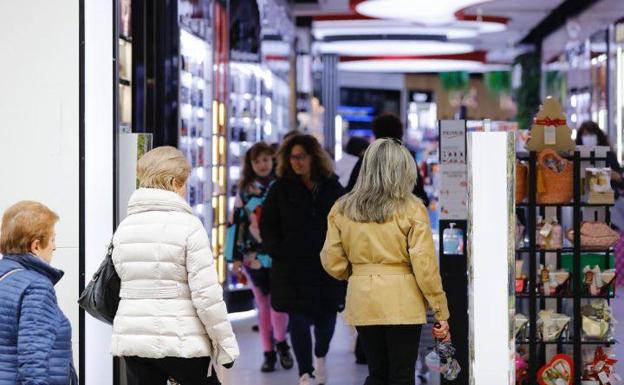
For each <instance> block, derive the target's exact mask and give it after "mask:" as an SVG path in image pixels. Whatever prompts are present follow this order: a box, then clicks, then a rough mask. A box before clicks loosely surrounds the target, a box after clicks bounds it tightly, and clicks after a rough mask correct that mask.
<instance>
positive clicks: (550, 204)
mask: <svg viewBox="0 0 624 385" xmlns="http://www.w3.org/2000/svg"><path fill="white" fill-rule="evenodd" d="M614 205H615V203H581V204H580V206H581V207H613V206H614ZM535 206H536V207H574V203H572V202H570V203H536V204H535ZM516 207H530V204H529V203H526V202H522V203H516Z"/></svg>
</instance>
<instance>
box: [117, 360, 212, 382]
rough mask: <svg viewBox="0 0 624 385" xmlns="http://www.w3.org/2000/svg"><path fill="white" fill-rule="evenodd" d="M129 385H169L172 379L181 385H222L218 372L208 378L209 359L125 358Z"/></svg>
mask: <svg viewBox="0 0 624 385" xmlns="http://www.w3.org/2000/svg"><path fill="white" fill-rule="evenodd" d="M124 361H125V362H126V372H127V380H128V384H129V385H167V380H168V379H169V377H172V378H173V379H175V380H176V382H177V383H179V384H180V385H220V384H221V383H220V382H219V379H218V378H217V375H216V372H215V371H214V370H213V372H212V376H210V377H207V375H206V374H207V373H208V365H209V364H210V358H209V357H200V358H178V357H165V358H158V359H156V358H143V357H124Z"/></svg>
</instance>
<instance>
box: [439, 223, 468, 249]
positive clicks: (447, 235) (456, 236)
mask: <svg viewBox="0 0 624 385" xmlns="http://www.w3.org/2000/svg"><path fill="white" fill-rule="evenodd" d="M449 226H450V228H448V229H444V232H443V233H442V247H443V252H444V254H447V255H461V254H463V253H464V231H463V230H462V229H457V228H455V223H451V224H450V225H449Z"/></svg>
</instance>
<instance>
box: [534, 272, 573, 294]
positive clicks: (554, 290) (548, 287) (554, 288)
mask: <svg viewBox="0 0 624 385" xmlns="http://www.w3.org/2000/svg"><path fill="white" fill-rule="evenodd" d="M569 282H570V272H569V271H567V270H565V269H561V270H557V271H554V268H553V267H552V266H551V265H548V266H547V267H544V266H542V265H540V288H541V291H542V294H543V295H546V296H551V295H568V293H569V288H570V286H569Z"/></svg>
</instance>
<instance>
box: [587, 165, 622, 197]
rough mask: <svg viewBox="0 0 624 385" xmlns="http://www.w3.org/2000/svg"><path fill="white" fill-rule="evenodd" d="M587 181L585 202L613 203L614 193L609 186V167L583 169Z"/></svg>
mask: <svg viewBox="0 0 624 385" xmlns="http://www.w3.org/2000/svg"><path fill="white" fill-rule="evenodd" d="M585 180H586V181H587V192H588V196H587V202H588V203H591V204H613V203H614V202H615V193H614V192H613V189H612V188H611V169H610V168H608V167H606V168H587V169H585Z"/></svg>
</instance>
